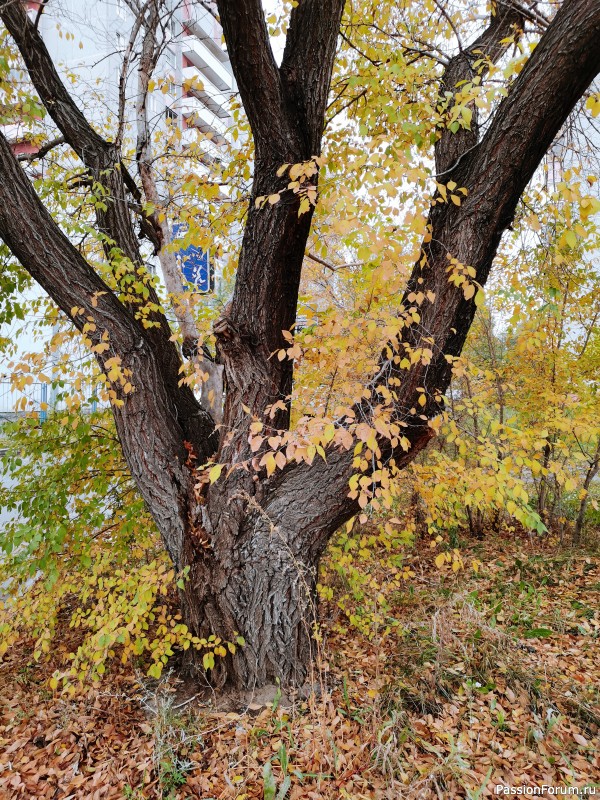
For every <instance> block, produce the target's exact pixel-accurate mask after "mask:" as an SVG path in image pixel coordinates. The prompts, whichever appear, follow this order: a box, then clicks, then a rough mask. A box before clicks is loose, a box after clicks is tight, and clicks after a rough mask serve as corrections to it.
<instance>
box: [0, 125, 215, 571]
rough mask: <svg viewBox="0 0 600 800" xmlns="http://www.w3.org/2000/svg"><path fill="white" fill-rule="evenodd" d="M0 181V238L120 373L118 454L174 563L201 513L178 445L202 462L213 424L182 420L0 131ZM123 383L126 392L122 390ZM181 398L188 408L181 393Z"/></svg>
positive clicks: (144, 347) (141, 343)
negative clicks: (190, 523) (189, 446)
mask: <svg viewBox="0 0 600 800" xmlns="http://www.w3.org/2000/svg"><path fill="white" fill-rule="evenodd" d="M0 175H1V176H2V180H0V237H1V238H2V240H3V241H4V242H5V243H6V244H7V245H8V247H9V248H10V250H11V252H12V253H13V254H14V255H15V256H16V258H18V259H19V261H20V262H21V264H22V265H23V266H24V268H25V269H26V270H27V271H28V272H29V274H30V275H31V276H32V278H33V279H34V280H35V281H37V283H39V285H40V286H41V287H42V288H43V289H44V291H45V292H47V294H48V295H49V296H50V297H52V298H53V300H54V301H55V302H56V304H57V305H58V306H59V308H61V309H62V311H63V312H64V313H65V314H66V315H67V317H68V318H69V319H71V320H72V322H73V324H74V325H75V326H76V327H77V328H78V329H79V330H80V331H81V332H82V333H83V334H84V335H85V336H86V337H87V338H88V340H89V343H90V346H91V347H92V348H93V351H94V355H95V357H96V359H97V361H98V363H99V364H100V367H101V368H102V369H103V370H104V372H105V373H107V372H108V371H109V366H112V367H114V366H116V367H117V368H118V372H119V377H117V378H115V379H114V380H112V381H108V384H107V385H108V388H109V390H110V391H111V392H112V393H113V402H112V410H113V414H114V417H115V422H116V425H117V431H118V433H119V439H120V441H121V445H122V447H123V452H124V454H125V457H126V459H127V463H128V465H129V468H130V470H131V474H132V476H133V478H134V480H135V481H136V484H137V486H138V488H139V490H140V493H141V495H142V497H143V498H144V499H145V500H146V502H147V503H148V506H149V508H150V510H151V512H152V514H153V515H154V517H155V519H156V521H157V523H158V525H159V528H160V530H161V532H162V534H163V536H164V538H165V544H166V546H167V548H168V550H169V552H170V553H171V555H172V557H173V559H174V561H175V563H176V564H177V563H180V561H181V559H182V558H183V554H184V549H185V548H184V544H185V543H184V537H185V527H186V522H185V520H187V519H188V518H189V517H192V518H194V517H195V516H197V514H198V513H199V512H198V510H197V509H196V508H195V507H194V505H193V503H194V500H193V498H194V493H193V480H194V479H193V475H191V474H190V473H189V471H188V470H187V468H186V467H185V462H186V460H187V453H186V450H185V447H184V441H185V440H186V438H187V439H188V440H189V439H190V433H192V434H193V436H194V438H193V440H192V441H193V444H194V446H195V447H196V448H197V450H196V454H197V457H198V458H199V459H203V460H207V459H208V458H209V457H210V455H211V453H212V452H213V449H214V444H211V438H210V437H211V434H212V431H213V424H212V420H211V419H210V417H209V415H208V414H205V413H204V412H202V411H201V410H200V409H198V410H197V412H196V419H195V420H194V421H193V423H192V424H190V422H191V421H190V419H189V418H188V419H186V418H184V417H182V416H181V414H180V410H179V409H178V408H177V407H176V406H175V403H174V401H173V395H172V391H171V387H170V385H169V384H168V383H166V382H165V380H164V375H163V373H162V365H161V361H160V357H159V356H160V354H159V353H156V351H155V349H154V348H153V347H151V346H150V344H149V342H148V341H147V339H146V338H145V337H144V335H143V328H142V325H141V324H140V323H139V322H138V321H136V320H134V319H133V318H132V317H131V315H130V314H128V313H127V312H126V310H125V308H124V306H123V305H122V303H121V302H120V301H119V300H118V298H117V297H116V295H115V294H114V293H113V292H112V291H111V290H110V288H109V287H108V286H107V285H106V284H105V283H104V281H103V280H102V279H101V278H100V276H99V275H98V274H97V273H96V272H95V271H94V270H93V269H92V267H91V266H90V265H89V264H88V263H87V262H86V261H85V259H84V258H83V256H82V255H81V254H80V253H79V251H78V250H77V249H76V248H75V247H74V246H73V245H72V244H71V242H70V241H69V240H68V238H67V237H66V236H65V235H64V234H63V233H62V231H61V230H60V228H59V227H58V225H57V224H56V222H55V221H54V220H53V219H52V217H51V216H50V214H49V212H48V211H47V209H46V208H45V206H44V205H43V203H42V202H41V200H40V199H39V197H38V196H37V194H36V192H35V190H34V188H33V186H32V184H31V183H30V181H29V180H28V178H27V176H26V175H25V173H24V171H23V170H22V168H21V167H20V166H19V164H18V162H17V160H16V158H15V156H14V155H13V153H12V151H11V148H10V145H9V144H8V142H7V141H6V139H5V137H4V136H3V135H2V133H0ZM23 220H27V225H23V224H22V221H23ZM109 361H110V365H109V364H108V363H107V362H109ZM127 382H129V383H130V384H133V390H132V391H128V390H125V388H124V387H125V383H127ZM187 392H189V394H190V395H191V392H190V391H189V389H188V390H187ZM181 397H182V398H183V400H185V401H187V402H188V403H190V400H189V398H188V397H187V393H186V392H184V393H183V395H182V396H181ZM192 400H193V398H192ZM190 405H191V406H192V407H193V405H192V404H191V403H190ZM180 408H181V409H183V408H184V405H183V403H182V405H181V406H180ZM196 408H197V407H196ZM202 448H203V449H202ZM157 470H158V472H157Z"/></svg>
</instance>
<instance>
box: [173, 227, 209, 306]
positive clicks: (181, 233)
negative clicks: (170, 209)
mask: <svg viewBox="0 0 600 800" xmlns="http://www.w3.org/2000/svg"><path fill="white" fill-rule="evenodd" d="M187 232H188V225H187V223H185V222H176V223H175V224H174V225H173V239H174V240H175V241H176V240H177V239H183V238H184V237H185V235H186V233H187ZM175 257H176V259H177V266H178V267H179V269H180V270H181V273H182V275H183V277H184V278H185V280H186V281H188V283H190V284H191V285H192V291H193V292H199V293H202V294H206V293H207V292H212V291H213V290H214V274H213V270H212V265H211V262H210V253H209V251H208V250H202V249H201V248H200V247H196V246H195V245H189V246H188V247H182V248H181V249H180V250H176V251H175Z"/></svg>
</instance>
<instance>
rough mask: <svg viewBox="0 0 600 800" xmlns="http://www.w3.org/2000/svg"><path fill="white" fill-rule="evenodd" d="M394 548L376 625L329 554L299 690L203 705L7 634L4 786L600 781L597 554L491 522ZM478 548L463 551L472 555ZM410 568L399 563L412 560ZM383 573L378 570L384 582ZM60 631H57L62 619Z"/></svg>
mask: <svg viewBox="0 0 600 800" xmlns="http://www.w3.org/2000/svg"><path fill="white" fill-rule="evenodd" d="M461 555H462V559H463V562H464V565H465V566H464V568H461V569H456V570H454V569H452V565H451V564H448V566H443V567H442V568H440V566H439V563H438V565H436V563H435V561H436V560H435V556H434V554H432V551H431V550H430V549H429V548H427V547H426V546H425V545H423V546H416V547H415V548H414V549H413V550H412V551H410V553H409V554H408V557H407V559H406V560H405V571H406V572H407V578H406V580H405V583H404V587H403V588H402V589H401V590H394V592H393V593H392V596H391V597H390V598H389V600H388V603H387V605H386V610H385V625H383V626H380V628H379V629H378V630H377V631H375V633H372V634H371V638H369V637H368V636H366V635H364V631H363V633H359V632H357V630H356V627H355V626H354V625H352V623H351V622H350V620H349V616H351V615H352V614H353V613H355V614H358V616H360V612H361V602H362V600H361V595H360V593H356V592H355V593H354V595H352V593H351V595H352V598H353V599H352V602H353V603H354V604H355V607H354V608H352V609H349V608H348V601H347V599H346V600H345V602H344V603H343V610H342V609H340V607H339V604H338V602H337V598H338V597H340V596H341V595H342V594H344V595H345V596H346V597H347V589H348V587H347V586H344V585H343V576H340V574H338V573H336V572H332V576H333V577H331V585H330V587H329V588H331V589H333V597H332V599H331V600H327V601H326V602H324V603H323V609H322V612H323V630H322V642H321V643H320V657H319V663H318V666H317V668H316V670H315V675H314V682H315V685H316V686H317V687H318V691H317V692H316V694H315V695H314V696H312V697H311V698H310V699H309V700H296V701H295V702H293V703H292V704H291V705H289V703H288V702H286V698H284V697H282V696H280V693H279V692H276V693H275V696H274V697H273V698H271V699H269V701H268V702H264V701H261V699H260V698H256V700H257V702H252V703H250V704H249V705H248V706H247V707H245V708H244V709H242V710H241V712H240V710H236V711H233V710H216V708H215V707H214V705H213V706H211V705H210V704H207V703H206V702H204V701H203V702H201V698H200V697H199V696H195V694H196V692H194V690H193V689H191V688H190V686H189V685H182V684H181V683H180V682H178V681H177V679H176V678H175V677H174V676H173V675H171V676H170V677H169V676H167V677H164V678H163V679H161V681H160V682H158V683H157V682H155V681H154V682H149V681H148V679H147V678H143V677H141V676H142V675H143V673H142V672H141V671H140V673H139V674H133V673H132V672H131V670H130V669H129V667H120V668H116V667H115V668H114V669H113V670H112V671H108V672H107V674H106V676H105V677H104V679H103V681H102V682H100V683H97V684H95V685H94V686H92V687H90V688H89V689H88V690H87V691H86V692H85V693H84V694H82V695H78V696H75V697H71V698H67V697H64V696H61V695H60V694H59V693H57V692H56V691H54V692H53V691H52V690H51V689H50V688H49V680H50V677H51V676H52V673H53V669H54V666H55V665H54V664H53V663H52V659H50V660H49V661H48V662H45V663H35V662H33V663H31V661H30V652H31V650H30V648H29V647H28V646H27V643H22V646H20V647H19V648H16V647H15V648H13V649H12V651H11V652H10V653H9V654H8V656H7V657H6V658H5V660H4V663H3V664H2V665H1V668H0V696H1V699H0V707H1V715H2V716H1V720H0V797H1V798H3V799H4V798H7V800H8V799H9V798H28V799H29V798H47V799H48V800H50V799H51V798H52V799H53V800H54V799H56V800H58V798H61V799H62V800H67V799H69V800H72V799H73V800H74V798H82V800H83V798H86V800H87V799H88V798H92V799H93V800H96V799H98V800H99V799H100V798H115V799H116V798H119V799H121V798H131V799H132V800H134V799H135V800H142V798H169V800H177V799H178V798H192V797H195V798H206V800H209V798H214V799H215V800H217V798H219V800H221V798H223V799H225V798H232V799H233V798H237V800H246V799H247V800H250V798H263V797H264V798H266V800H284V798H289V799H290V800H300V798H307V799H310V800H322V799H324V798H332V800H333V798H336V799H337V798H356V799H357V800H358V799H359V798H369V799H372V800H378V799H380V798H381V800H383V799H384V798H396V797H400V798H425V799H427V798H436V799H437V798H463V797H465V798H481V797H491V796H498V794H497V789H496V787H497V786H499V785H501V786H502V787H511V786H512V787H520V786H526V787H534V786H542V785H547V786H552V787H567V786H574V787H579V788H580V789H581V788H582V787H584V786H594V785H598V784H595V783H594V781H596V782H598V781H600V657H599V655H600V604H599V599H600V554H599V552H598V549H597V548H595V547H594V546H590V545H588V546H586V547H585V548H578V549H576V550H574V549H570V548H567V547H564V546H559V545H558V544H557V543H556V542H552V541H548V540H541V539H538V538H534V539H532V538H529V537H526V536H524V537H522V538H519V537H516V536H515V535H514V534H512V536H511V537H504V538H500V537H497V538H490V539H486V540H485V541H482V542H472V541H471V542H468V543H466V545H465V546H464V547H463V548H462V549H461ZM473 564H475V567H476V568H475V569H473V568H472V565H473ZM408 571H410V573H414V574H410V575H409V576H408ZM385 578H386V576H385V575H380V576H379V579H380V580H382V581H383V583H384V584H385ZM70 635H72V633H71V632H69V631H65V637H66V638H67V637H68V636H70Z"/></svg>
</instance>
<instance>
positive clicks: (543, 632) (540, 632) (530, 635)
mask: <svg viewBox="0 0 600 800" xmlns="http://www.w3.org/2000/svg"><path fill="white" fill-rule="evenodd" d="M553 633H554V631H551V630H550V628H532V629H531V630H530V631H525V633H524V634H523V635H524V637H525V638H526V639H544V638H546V637H547V636H552V634H553Z"/></svg>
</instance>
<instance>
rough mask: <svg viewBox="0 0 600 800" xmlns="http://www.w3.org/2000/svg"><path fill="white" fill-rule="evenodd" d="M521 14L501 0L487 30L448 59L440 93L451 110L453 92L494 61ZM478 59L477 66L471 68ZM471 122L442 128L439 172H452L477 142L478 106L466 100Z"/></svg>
mask: <svg viewBox="0 0 600 800" xmlns="http://www.w3.org/2000/svg"><path fill="white" fill-rule="evenodd" d="M523 23H524V19H523V14H522V12H521V11H520V10H517V9H516V8H515V7H514V5H513V3H511V2H504V0H500V2H498V3H497V4H496V6H495V8H494V10H493V13H492V17H491V19H490V24H489V25H488V27H487V28H486V30H485V31H484V32H483V33H482V34H481V35H480V36H478V37H477V39H475V41H474V42H472V43H471V44H470V45H469V47H468V48H466V49H465V50H461V51H460V52H459V53H458V54H457V55H456V56H454V57H453V58H452V59H450V62H449V63H448V65H447V67H446V68H445V70H444V76H443V79H442V87H441V91H440V95H441V98H442V102H444V103H445V105H446V111H450V110H451V109H452V107H453V105H454V100H453V99H452V98H453V95H454V93H455V92H456V91H460V89H461V87H462V86H463V85H464V83H466V82H470V81H472V80H473V78H474V77H475V76H476V75H480V76H483V75H484V74H485V73H486V72H487V69H488V67H487V65H488V64H489V63H495V62H497V61H498V60H499V59H500V58H501V57H502V55H503V54H504V53H505V52H506V50H507V49H508V47H509V45H510V42H509V37H510V36H511V34H515V35H518V34H519V33H520V31H521V30H522V28H523ZM476 61H479V62H480V65H479V67H478V69H477V70H476V69H475V67H474V63H475V62H476ZM468 108H469V109H470V110H471V114H472V117H471V124H470V126H469V127H468V128H463V127H461V128H459V129H458V131H456V133H453V132H452V131H450V130H448V129H447V128H446V129H444V130H443V131H442V133H441V136H440V138H439V139H438V141H437V142H436V145H435V166H436V172H437V173H438V175H439V174H447V173H448V172H450V171H451V169H452V167H453V165H454V164H456V163H457V161H458V159H459V158H461V156H462V155H463V154H464V153H465V152H466V151H467V150H469V149H471V148H473V147H474V146H475V145H476V144H477V142H478V141H479V120H478V116H479V114H478V111H479V110H478V108H477V105H476V104H475V103H474V102H471V103H469V105H468Z"/></svg>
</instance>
